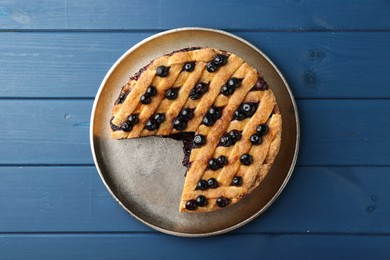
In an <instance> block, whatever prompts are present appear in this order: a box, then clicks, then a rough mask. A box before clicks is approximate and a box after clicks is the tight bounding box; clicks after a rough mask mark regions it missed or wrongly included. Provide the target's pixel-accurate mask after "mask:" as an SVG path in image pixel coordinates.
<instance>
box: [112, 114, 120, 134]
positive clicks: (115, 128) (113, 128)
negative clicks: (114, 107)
mask: <svg viewBox="0 0 390 260" xmlns="http://www.w3.org/2000/svg"><path fill="white" fill-rule="evenodd" d="M112 120H114V117H112V118H111V119H110V126H111V129H112V131H119V130H121V127H120V126H117V125H114V124H113V123H112Z"/></svg>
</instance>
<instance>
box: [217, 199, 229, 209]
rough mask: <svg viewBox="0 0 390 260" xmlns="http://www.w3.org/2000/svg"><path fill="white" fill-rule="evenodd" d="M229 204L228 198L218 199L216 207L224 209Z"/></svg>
mask: <svg viewBox="0 0 390 260" xmlns="http://www.w3.org/2000/svg"><path fill="white" fill-rule="evenodd" d="M229 204H230V200H229V199H228V198H225V197H219V198H218V199H217V205H218V207H220V208H224V207H226V206H227V205H229Z"/></svg>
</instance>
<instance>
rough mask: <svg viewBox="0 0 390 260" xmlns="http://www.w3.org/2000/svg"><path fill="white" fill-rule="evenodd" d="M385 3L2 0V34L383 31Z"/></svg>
mask: <svg viewBox="0 0 390 260" xmlns="http://www.w3.org/2000/svg"><path fill="white" fill-rule="evenodd" d="M389 12H390V6H389V5H388V2H387V1H386V0H373V1H369V2H367V1H359V2H356V1H354V0H348V1H343V2H342V3H340V1H337V0H332V1H326V2H324V1H318V0H317V1H294V0H288V1H282V0H278V1H267V2H265V1H262V2H259V1H256V0H247V1H244V2H240V3H237V2H234V1H225V2H223V3H220V2H218V1H215V0H213V1H208V0H199V1H196V2H193V1H192V2H187V1H177V0H176V1H152V0H133V1H126V0H117V1H114V2H107V1H104V0H99V1H96V0H84V1H77V0H66V1H33V2H29V3H28V5H26V3H25V1H23V0H18V1H2V3H1V9H0V25H1V28H2V29H120V30H123V29H136V30H137V29H142V30H145V29H168V28H175V27H178V26H181V27H182V26H203V27H214V28H227V29H238V30H241V29H251V30H361V29H365V30H372V29H375V30H384V29H389V28H390V19H389V15H388V14H389Z"/></svg>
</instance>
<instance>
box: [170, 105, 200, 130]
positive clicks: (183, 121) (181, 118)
mask: <svg viewBox="0 0 390 260" xmlns="http://www.w3.org/2000/svg"><path fill="white" fill-rule="evenodd" d="M194 110H195V109H192V108H184V109H183V110H181V111H180V113H179V115H178V117H177V118H176V119H175V120H174V121H173V128H175V129H176V130H179V131H181V130H184V129H186V127H187V124H188V121H189V120H191V119H192V118H193V117H194Z"/></svg>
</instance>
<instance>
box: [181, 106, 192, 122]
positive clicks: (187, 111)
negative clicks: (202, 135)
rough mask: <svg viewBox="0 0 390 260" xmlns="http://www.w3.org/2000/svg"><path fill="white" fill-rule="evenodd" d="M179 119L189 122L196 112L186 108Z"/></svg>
mask: <svg viewBox="0 0 390 260" xmlns="http://www.w3.org/2000/svg"><path fill="white" fill-rule="evenodd" d="M179 117H180V118H182V119H183V120H185V121H189V120H191V119H192V118H193V117H194V110H193V109H191V108H184V109H183V110H182V111H181V112H180V114H179Z"/></svg>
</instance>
